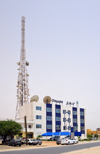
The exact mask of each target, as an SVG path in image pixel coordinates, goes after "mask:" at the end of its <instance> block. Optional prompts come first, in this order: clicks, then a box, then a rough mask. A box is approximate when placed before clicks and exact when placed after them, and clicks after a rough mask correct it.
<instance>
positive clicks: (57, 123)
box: [55, 104, 61, 132]
mask: <svg viewBox="0 0 100 154" xmlns="http://www.w3.org/2000/svg"><path fill="white" fill-rule="evenodd" d="M57 109H59V110H60V113H57ZM56 117H60V121H56ZM57 128H59V129H57ZM55 130H56V132H61V105H57V104H55Z"/></svg>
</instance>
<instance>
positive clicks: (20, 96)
mask: <svg viewBox="0 0 100 154" xmlns="http://www.w3.org/2000/svg"><path fill="white" fill-rule="evenodd" d="M17 64H18V66H19V68H18V82H17V106H16V115H15V119H18V118H19V107H20V106H23V105H25V104H27V103H29V88H28V76H29V74H28V73H27V66H29V62H27V61H26V53H25V17H24V16H22V20H21V51H20V62H18V63H17Z"/></svg>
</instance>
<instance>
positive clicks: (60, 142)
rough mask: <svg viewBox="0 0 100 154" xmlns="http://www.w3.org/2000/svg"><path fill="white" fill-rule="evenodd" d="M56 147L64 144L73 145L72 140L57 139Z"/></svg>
mask: <svg viewBox="0 0 100 154" xmlns="http://www.w3.org/2000/svg"><path fill="white" fill-rule="evenodd" d="M56 143H57V145H59V144H61V145H64V144H73V143H74V142H73V140H71V139H69V138H62V139H59V140H57V142H56Z"/></svg>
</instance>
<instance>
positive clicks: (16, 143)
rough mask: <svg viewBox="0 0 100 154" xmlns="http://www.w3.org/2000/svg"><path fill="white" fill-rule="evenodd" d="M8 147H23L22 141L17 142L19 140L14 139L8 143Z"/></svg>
mask: <svg viewBox="0 0 100 154" xmlns="http://www.w3.org/2000/svg"><path fill="white" fill-rule="evenodd" d="M8 145H9V146H10V145H13V146H16V145H19V146H21V141H20V140H17V139H13V140H10V141H9V142H8Z"/></svg>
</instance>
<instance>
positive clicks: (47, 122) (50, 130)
mask: <svg viewBox="0 0 100 154" xmlns="http://www.w3.org/2000/svg"><path fill="white" fill-rule="evenodd" d="M47 108H51V109H52V104H46V116H49V117H52V112H47ZM51 111H52V110H51ZM51 119H52V118H51ZM47 125H51V128H52V121H50V120H47V118H46V131H47V132H52V129H48V128H47Z"/></svg>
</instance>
